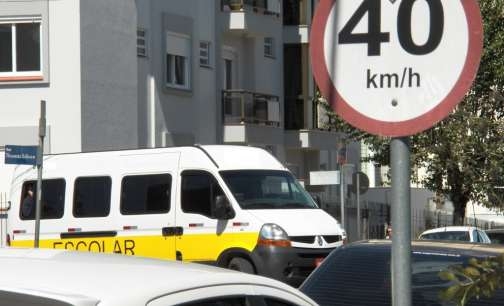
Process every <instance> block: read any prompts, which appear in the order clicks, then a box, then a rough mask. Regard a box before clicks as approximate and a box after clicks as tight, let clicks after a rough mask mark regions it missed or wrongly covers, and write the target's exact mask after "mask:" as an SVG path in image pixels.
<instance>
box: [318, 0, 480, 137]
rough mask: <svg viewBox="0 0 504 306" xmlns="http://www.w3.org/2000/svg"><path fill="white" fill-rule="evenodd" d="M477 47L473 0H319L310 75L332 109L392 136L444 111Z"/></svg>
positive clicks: (461, 91) (460, 92) (460, 91)
mask: <svg viewBox="0 0 504 306" xmlns="http://www.w3.org/2000/svg"><path fill="white" fill-rule="evenodd" d="M482 47H483V27H482V21H481V15H480V11H479V7H478V4H477V0H321V1H320V3H319V5H318V7H317V11H316V14H315V17H314V20H313V25H312V30H311V43H310V48H311V61H312V67H313V73H314V76H315V80H316V81H317V85H318V86H319V88H320V91H321V92H322V95H323V96H324V97H325V98H326V99H327V100H328V101H329V102H330V104H331V106H332V108H333V109H334V111H335V112H336V113H338V114H339V115H340V116H341V117H342V118H343V119H344V120H346V121H347V122H349V123H350V124H352V125H354V126H356V127H357V128H360V129H362V130H364V131H367V132H369V133H371V134H377V135H383V136H392V137H398V136H407V135H413V134H416V133H418V132H421V131H423V130H426V129H428V128H430V127H432V126H433V125H434V124H436V123H437V122H438V121H440V120H442V119H443V118H445V117H446V116H448V114H449V113H450V112H451V111H452V110H453V108H454V107H455V106H456V105H457V103H459V102H460V100H462V98H463V97H464V95H465V94H466V92H467V90H469V88H470V86H471V84H472V82H473V80H474V78H475V76H476V73H477V71H478V66H479V61H480V56H481V52H482Z"/></svg>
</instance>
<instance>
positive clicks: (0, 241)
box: [0, 192, 10, 247]
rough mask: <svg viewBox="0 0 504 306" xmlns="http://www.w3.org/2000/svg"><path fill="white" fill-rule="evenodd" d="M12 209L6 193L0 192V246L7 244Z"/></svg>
mask: <svg viewBox="0 0 504 306" xmlns="http://www.w3.org/2000/svg"><path fill="white" fill-rule="evenodd" d="M9 209H10V202H9V200H8V198H7V193H6V192H0V246H1V247H4V246H5V245H6V244H7V241H6V237H7V214H8V212H9Z"/></svg>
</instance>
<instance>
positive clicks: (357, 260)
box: [300, 240, 504, 306]
mask: <svg viewBox="0 0 504 306" xmlns="http://www.w3.org/2000/svg"><path fill="white" fill-rule="evenodd" d="M391 246H392V243H391V241H390V240H378V241H360V242H355V243H351V244H348V245H345V246H343V247H340V248H337V249H335V250H334V251H333V252H331V254H330V255H329V256H328V257H327V258H326V259H324V261H323V262H322V264H321V265H320V266H319V267H318V268H317V269H316V270H314V271H313V272H312V273H311V274H310V276H309V277H308V278H307V279H306V280H305V281H304V282H303V284H302V285H301V287H300V290H301V291H302V292H303V293H305V294H306V295H308V296H309V297H311V298H312V299H313V300H315V301H316V302H317V303H319V304H320V305H321V306H339V305H352V306H385V305H387V306H389V305H391V302H392V301H391V277H390V266H391V256H390V254H391ZM499 254H504V246H498V245H490V244H474V243H456V242H442V241H414V242H412V265H411V269H412V301H413V305H418V306H424V305H429V306H441V305H442V306H448V305H450V306H451V305H457V304H456V303H455V302H454V301H453V300H444V299H443V298H442V296H443V294H446V293H445V292H446V290H448V288H453V287H454V286H458V285H459V284H465V285H467V284H469V285H471V284H473V283H470V282H469V277H465V276H463V275H462V273H459V274H458V276H457V277H453V278H450V277H451V276H452V275H451V274H450V275H448V276H447V273H451V272H450V271H452V269H456V268H457V267H462V269H464V268H467V266H468V265H469V263H472V264H477V263H478V262H476V261H475V260H486V259H488V258H493V257H494V256H498V255H499ZM501 268H502V267H501ZM457 271H458V270H457ZM472 271H473V270H471V272H472ZM478 271H480V270H478ZM441 272H443V273H444V274H442V273H441ZM481 274H483V272H482V271H481ZM442 275H444V277H443V276H442ZM446 278H448V279H453V280H447V279H446ZM455 278H456V279H457V280H455ZM474 283H476V284H477V283H478V282H474ZM480 284H482V283H481V282H480ZM459 289H460V288H459ZM450 290H451V292H452V293H453V290H458V289H457V288H454V289H450ZM491 293H492V297H491V298H485V297H484V296H483V294H480V299H479V300H476V299H475V298H474V297H473V298H472V299H470V302H469V303H468V304H466V305H467V306H471V305H474V306H483V305H488V306H490V305H504V290H503V289H499V290H497V291H495V292H491ZM454 296H457V295H454ZM444 298H446V296H444ZM468 298H470V297H469V296H468Z"/></svg>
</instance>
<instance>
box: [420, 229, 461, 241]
mask: <svg viewBox="0 0 504 306" xmlns="http://www.w3.org/2000/svg"><path fill="white" fill-rule="evenodd" d="M420 239H422V240H456V241H470V237H469V232H468V231H448V232H437V233H428V234H422V235H421V236H420Z"/></svg>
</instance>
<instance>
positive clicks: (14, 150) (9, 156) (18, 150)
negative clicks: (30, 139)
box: [5, 145, 38, 166]
mask: <svg viewBox="0 0 504 306" xmlns="http://www.w3.org/2000/svg"><path fill="white" fill-rule="evenodd" d="M37 149H38V147H37V146H12V145H6V146H5V163H6V164H16V165H33V166H35V165H36V164H37Z"/></svg>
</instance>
